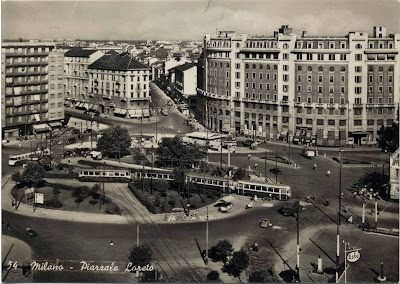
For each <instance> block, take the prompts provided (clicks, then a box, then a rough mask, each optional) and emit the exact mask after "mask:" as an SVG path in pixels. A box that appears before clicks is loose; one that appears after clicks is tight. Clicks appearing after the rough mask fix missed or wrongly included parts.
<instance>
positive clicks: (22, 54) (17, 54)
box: [6, 52, 49, 57]
mask: <svg viewBox="0 0 400 284" xmlns="http://www.w3.org/2000/svg"><path fill="white" fill-rule="evenodd" d="M48 55H49V53H48V52H6V57H31V56H48Z"/></svg>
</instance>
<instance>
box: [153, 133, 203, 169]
mask: <svg viewBox="0 0 400 284" xmlns="http://www.w3.org/2000/svg"><path fill="white" fill-rule="evenodd" d="M156 154H157V155H158V163H159V164H160V165H161V166H172V167H178V166H181V167H185V168H190V167H191V166H192V165H194V164H197V163H198V162H199V161H200V160H201V159H204V158H205V156H206V152H205V151H204V150H203V149H202V148H200V147H199V146H197V145H194V144H188V143H184V142H183V141H182V139H181V138H179V137H174V138H163V139H162V141H161V143H160V145H159V147H158V148H157V151H156Z"/></svg>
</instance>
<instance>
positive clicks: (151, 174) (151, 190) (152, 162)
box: [150, 146, 154, 195]
mask: <svg viewBox="0 0 400 284" xmlns="http://www.w3.org/2000/svg"><path fill="white" fill-rule="evenodd" d="M153 167H154V152H153V146H151V173H150V194H151V195H153Z"/></svg>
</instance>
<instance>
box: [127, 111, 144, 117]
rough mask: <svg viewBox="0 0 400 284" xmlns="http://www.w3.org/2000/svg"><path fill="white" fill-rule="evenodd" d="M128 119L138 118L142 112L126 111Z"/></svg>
mask: <svg viewBox="0 0 400 284" xmlns="http://www.w3.org/2000/svg"><path fill="white" fill-rule="evenodd" d="M128 114H129V118H140V117H142V111H141V110H140V109H130V110H128Z"/></svg>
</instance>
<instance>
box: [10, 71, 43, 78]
mask: <svg viewBox="0 0 400 284" xmlns="http://www.w3.org/2000/svg"><path fill="white" fill-rule="evenodd" d="M33 75H47V72H46V71H25V72H6V76H7V77H21V76H33Z"/></svg>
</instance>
